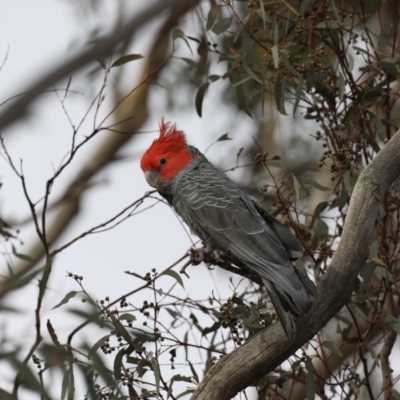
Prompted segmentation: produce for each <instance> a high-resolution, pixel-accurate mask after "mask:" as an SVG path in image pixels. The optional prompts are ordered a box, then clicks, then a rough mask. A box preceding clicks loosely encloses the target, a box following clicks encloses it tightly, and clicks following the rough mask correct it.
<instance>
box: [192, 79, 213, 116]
mask: <svg viewBox="0 0 400 400" xmlns="http://www.w3.org/2000/svg"><path fill="white" fill-rule="evenodd" d="M209 86H210V83H209V82H206V83H203V84H202V85H201V86H200V87H199V90H198V91H197V93H196V99H195V101H194V103H195V106H196V111H197V114H198V115H199V117H200V118H201V112H202V107H203V99H204V95H205V94H206V92H207V89H208V87H209Z"/></svg>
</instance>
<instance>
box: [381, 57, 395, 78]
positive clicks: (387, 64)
mask: <svg viewBox="0 0 400 400" xmlns="http://www.w3.org/2000/svg"><path fill="white" fill-rule="evenodd" d="M391 60H393V59H390V58H385V59H384V60H381V61H379V63H378V64H379V65H380V66H381V67H382V68H383V69H384V70H385V72H386V73H388V74H389V75H391V76H392V77H393V78H397V76H398V75H399V73H398V71H397V68H396V65H395V64H394V62H393V61H391Z"/></svg>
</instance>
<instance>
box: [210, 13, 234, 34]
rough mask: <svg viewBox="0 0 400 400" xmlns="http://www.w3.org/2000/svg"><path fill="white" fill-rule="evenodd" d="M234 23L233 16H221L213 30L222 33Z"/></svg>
mask: <svg viewBox="0 0 400 400" xmlns="http://www.w3.org/2000/svg"><path fill="white" fill-rule="evenodd" d="M231 25H232V17H226V18H221V19H220V20H219V21H218V22H217V23H216V24H215V25H214V27H213V28H212V31H213V32H214V33H215V34H217V35H220V34H221V33H223V32H225V31H226V30H227V29H229V28H230V26H231Z"/></svg>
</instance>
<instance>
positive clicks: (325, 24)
mask: <svg viewBox="0 0 400 400" xmlns="http://www.w3.org/2000/svg"><path fill="white" fill-rule="evenodd" d="M316 28H317V29H340V24H339V23H338V22H337V21H333V20H330V21H322V22H320V23H319V24H318V25H317V26H316Z"/></svg>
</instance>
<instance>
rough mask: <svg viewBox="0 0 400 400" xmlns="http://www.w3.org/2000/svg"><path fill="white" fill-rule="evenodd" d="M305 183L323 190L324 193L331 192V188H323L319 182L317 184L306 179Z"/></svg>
mask: <svg viewBox="0 0 400 400" xmlns="http://www.w3.org/2000/svg"><path fill="white" fill-rule="evenodd" d="M303 183H305V184H307V185H311V186H312V187H314V188H315V189H318V190H322V191H324V192H329V191H330V190H331V188H328V187H326V186H322V185H320V184H319V183H318V182H315V181H314V180H313V179H310V178H306V179H304V180H303Z"/></svg>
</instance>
